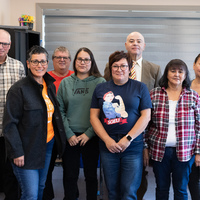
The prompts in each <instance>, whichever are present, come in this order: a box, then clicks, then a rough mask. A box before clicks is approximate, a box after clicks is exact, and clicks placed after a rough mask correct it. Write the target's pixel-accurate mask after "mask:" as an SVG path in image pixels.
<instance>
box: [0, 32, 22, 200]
mask: <svg viewBox="0 0 200 200" xmlns="http://www.w3.org/2000/svg"><path fill="white" fill-rule="evenodd" d="M10 45H11V37H10V34H9V33H8V32H7V31H5V30H3V29H0V192H4V193H5V199H6V200H18V199H19V198H18V196H19V195H18V184H17V180H16V178H15V176H14V174H13V172H12V166H11V164H10V162H9V161H8V160H7V159H6V152H5V141H4V137H3V133H2V119H3V111H4V105H5V101H6V94H7V92H8V90H9V88H10V87H11V85H13V84H14V83H15V82H16V81H18V80H19V79H21V78H23V77H25V70H24V66H23V64H22V63H21V62H20V61H18V60H15V59H13V58H11V57H9V56H8V55H7V54H8V52H9V49H10Z"/></svg>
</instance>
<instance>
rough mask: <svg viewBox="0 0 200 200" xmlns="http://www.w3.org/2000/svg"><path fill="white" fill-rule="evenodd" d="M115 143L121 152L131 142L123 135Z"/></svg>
mask: <svg viewBox="0 0 200 200" xmlns="http://www.w3.org/2000/svg"><path fill="white" fill-rule="evenodd" d="M117 144H119V146H120V147H121V148H122V150H121V152H123V151H125V150H126V149H127V147H128V146H129V145H130V144H131V142H130V141H129V140H128V139H127V138H126V136H124V137H123V138H122V139H121V140H120V141H119V142H118V143H117Z"/></svg>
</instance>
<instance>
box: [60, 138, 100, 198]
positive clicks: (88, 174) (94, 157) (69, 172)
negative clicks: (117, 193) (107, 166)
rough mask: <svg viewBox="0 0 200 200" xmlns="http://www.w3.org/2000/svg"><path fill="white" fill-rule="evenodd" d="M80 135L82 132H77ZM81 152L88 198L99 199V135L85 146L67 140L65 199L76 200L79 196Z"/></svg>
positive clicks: (64, 179)
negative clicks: (73, 144) (71, 143)
mask: <svg viewBox="0 0 200 200" xmlns="http://www.w3.org/2000/svg"><path fill="white" fill-rule="evenodd" d="M76 135H80V134H76ZM80 154H82V160H83V166H84V168H83V169H84V175H85V182H86V194H87V197H86V199H87V200H96V199H97V188H98V181H97V165H98V159H99V146H98V137H97V136H95V137H93V138H92V139H90V140H89V141H88V142H87V143H86V144H85V146H80V145H79V144H78V145H76V146H70V145H69V143H68V142H67V145H66V149H65V152H64V155H63V177H64V178H63V185H64V193H65V197H64V200H75V199H77V197H78V186H77V181H78V176H79V168H80Z"/></svg>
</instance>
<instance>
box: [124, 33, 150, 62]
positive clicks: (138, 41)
mask: <svg viewBox="0 0 200 200" xmlns="http://www.w3.org/2000/svg"><path fill="white" fill-rule="evenodd" d="M145 46H146V44H145V42H144V37H143V36H142V34H140V33H138V32H132V33H130V34H129V35H128V37H127V39H126V43H125V47H126V50H127V51H128V53H130V55H131V58H132V59H133V60H134V61H137V60H138V59H140V58H141V57H142V52H143V51H144V49H145Z"/></svg>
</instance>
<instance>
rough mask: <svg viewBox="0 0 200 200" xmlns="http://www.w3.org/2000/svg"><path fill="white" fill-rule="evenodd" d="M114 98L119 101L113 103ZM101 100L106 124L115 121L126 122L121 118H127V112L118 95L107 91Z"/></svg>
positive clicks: (114, 122)
mask: <svg viewBox="0 0 200 200" xmlns="http://www.w3.org/2000/svg"><path fill="white" fill-rule="evenodd" d="M114 99H116V100H118V101H119V103H113V100H114ZM103 100H104V102H103V112H104V114H105V116H106V118H105V119H104V123H106V124H108V125H109V124H116V123H120V124H124V123H127V120H126V119H122V118H127V117H128V113H127V112H126V110H125V105H124V101H123V99H122V97H121V96H120V95H117V96H114V93H113V92H112V91H109V92H107V93H105V94H104V96H103Z"/></svg>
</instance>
